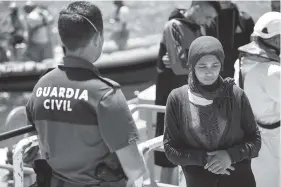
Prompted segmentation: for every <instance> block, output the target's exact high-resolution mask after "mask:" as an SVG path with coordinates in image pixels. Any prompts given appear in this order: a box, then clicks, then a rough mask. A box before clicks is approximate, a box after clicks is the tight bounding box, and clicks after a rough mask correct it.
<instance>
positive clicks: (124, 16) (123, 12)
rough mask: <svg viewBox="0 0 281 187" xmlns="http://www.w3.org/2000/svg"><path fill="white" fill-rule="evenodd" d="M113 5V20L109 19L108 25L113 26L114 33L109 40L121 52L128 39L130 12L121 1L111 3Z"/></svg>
mask: <svg viewBox="0 0 281 187" xmlns="http://www.w3.org/2000/svg"><path fill="white" fill-rule="evenodd" d="M113 4H114V6H115V12H114V15H113V18H112V19H110V23H111V24H114V29H113V30H114V31H113V34H112V35H111V39H112V40H114V41H115V42H116V45H117V46H118V48H119V50H123V49H125V48H126V44H127V41H128V38H129V29H128V17H129V14H130V10H129V7H127V6H126V5H125V4H124V2H123V1H113Z"/></svg>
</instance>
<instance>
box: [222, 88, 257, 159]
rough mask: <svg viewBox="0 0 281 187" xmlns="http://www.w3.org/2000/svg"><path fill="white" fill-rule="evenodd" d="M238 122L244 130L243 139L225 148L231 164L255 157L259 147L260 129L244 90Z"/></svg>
mask: <svg viewBox="0 0 281 187" xmlns="http://www.w3.org/2000/svg"><path fill="white" fill-rule="evenodd" d="M241 91H242V90H241ZM240 123H241V127H242V129H243V131H244V141H243V142H242V143H241V144H238V145H234V146H233V147H231V148H229V149H227V150H226V151H227V153H228V154H229V156H230V158H231V161H232V164H235V163H238V162H241V161H243V160H245V159H252V158H255V157H257V156H258V153H259V151H260V148H261V136H260V131H259V129H258V126H257V123H256V120H255V116H254V114H253V111H252V108H251V105H250V102H249V100H248V97H247V96H246V94H245V92H244V91H243V93H242V95H241V121H240Z"/></svg>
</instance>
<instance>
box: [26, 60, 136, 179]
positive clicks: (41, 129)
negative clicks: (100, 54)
mask: <svg viewBox="0 0 281 187" xmlns="http://www.w3.org/2000/svg"><path fill="white" fill-rule="evenodd" d="M63 60H64V64H63V65H59V66H58V67H57V68H55V69H54V70H52V71H50V72H48V73H46V74H45V75H44V76H43V77H41V79H40V80H39V81H38V83H37V84H36V85H35V87H34V90H33V93H32V96H31V98H30V100H29V102H28V104H27V106H26V112H27V116H28V121H29V123H31V124H32V125H34V126H35V128H36V130H37V132H38V137H39V145H40V150H41V154H42V157H43V158H44V159H46V160H47V162H48V163H49V165H50V166H51V167H52V169H53V170H54V172H55V175H56V176H57V177H59V178H61V179H63V180H64V181H68V182H74V183H77V184H98V183H99V182H100V181H99V180H97V179H95V176H94V173H95V168H96V166H97V165H98V164H99V163H100V162H102V160H103V159H104V158H105V157H106V156H107V155H109V154H110V152H115V151H116V150H118V149H121V148H124V147H126V146H128V145H129V144H131V143H132V142H135V141H136V139H137V138H138V133H137V128H136V125H135V123H134V120H133V118H132V115H131V112H130V110H129V108H128V105H127V102H126V99H125V97H124V95H123V93H122V91H121V89H120V86H119V84H117V83H116V82H114V81H112V80H110V79H106V78H103V77H101V76H100V74H99V72H98V70H97V69H96V68H95V66H94V65H93V64H92V63H89V62H88V61H86V60H83V59H80V58H77V57H65V58H64V59H63Z"/></svg>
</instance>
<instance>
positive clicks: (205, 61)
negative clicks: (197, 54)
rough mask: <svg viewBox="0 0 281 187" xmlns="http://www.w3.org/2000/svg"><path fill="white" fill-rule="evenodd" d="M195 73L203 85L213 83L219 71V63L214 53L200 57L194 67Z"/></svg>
mask: <svg viewBox="0 0 281 187" xmlns="http://www.w3.org/2000/svg"><path fill="white" fill-rule="evenodd" d="M194 69H195V75H196V77H197V79H198V80H199V82H200V83H202V84H203V85H211V84H213V83H214V82H215V81H216V80H217V78H218V76H219V73H220V70H221V63H220V61H219V60H218V58H217V57H216V56H214V55H206V56H203V57H202V58H200V60H199V61H198V62H197V64H196V65H195V67H194Z"/></svg>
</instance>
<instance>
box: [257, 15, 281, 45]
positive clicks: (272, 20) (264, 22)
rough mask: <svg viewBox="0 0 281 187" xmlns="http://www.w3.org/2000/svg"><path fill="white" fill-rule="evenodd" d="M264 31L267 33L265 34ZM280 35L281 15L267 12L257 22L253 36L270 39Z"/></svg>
mask: <svg viewBox="0 0 281 187" xmlns="http://www.w3.org/2000/svg"><path fill="white" fill-rule="evenodd" d="M264 29H267V33H265V32H263V31H264ZM278 34H281V13H280V12H267V13H265V14H264V15H262V16H261V17H260V18H259V19H258V21H257V22H256V24H255V27H254V32H253V34H252V36H258V37H261V38H264V39H268V38H271V37H273V36H275V35H278Z"/></svg>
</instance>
